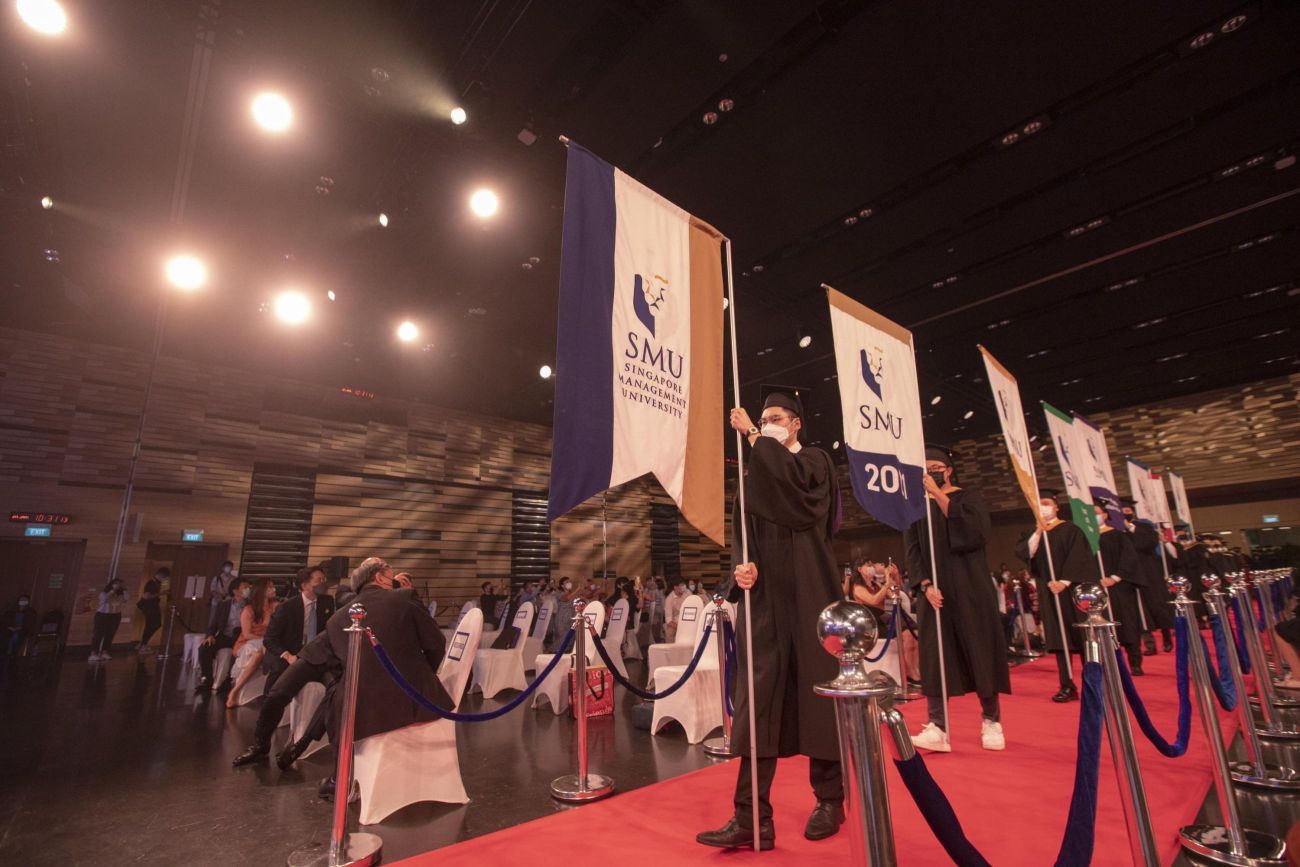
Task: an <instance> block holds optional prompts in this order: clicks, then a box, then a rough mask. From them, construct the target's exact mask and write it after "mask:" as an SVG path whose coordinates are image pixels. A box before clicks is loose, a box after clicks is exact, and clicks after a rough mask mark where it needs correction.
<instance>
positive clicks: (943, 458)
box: [925, 443, 957, 467]
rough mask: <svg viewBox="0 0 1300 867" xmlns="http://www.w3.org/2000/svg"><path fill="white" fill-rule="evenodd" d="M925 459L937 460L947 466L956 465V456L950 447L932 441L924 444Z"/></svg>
mask: <svg viewBox="0 0 1300 867" xmlns="http://www.w3.org/2000/svg"><path fill="white" fill-rule="evenodd" d="M925 459H926V460H927V461H939V462H940V463H942V464H944V465H946V466H949V467H955V466H957V456H956V455H955V454H953V451H952V449H950V448H948V447H946V446H939V445H935V444H934V443H926V444H925Z"/></svg>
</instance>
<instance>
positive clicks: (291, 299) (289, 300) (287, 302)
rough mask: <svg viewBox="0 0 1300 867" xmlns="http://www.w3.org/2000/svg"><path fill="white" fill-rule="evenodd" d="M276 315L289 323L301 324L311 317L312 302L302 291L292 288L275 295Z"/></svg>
mask: <svg viewBox="0 0 1300 867" xmlns="http://www.w3.org/2000/svg"><path fill="white" fill-rule="evenodd" d="M274 306H275V315H276V316H278V317H279V318H280V321H281V322H284V323H286V324H288V325H301V324H302V323H304V322H306V321H307V320H308V319H309V318H310V317H311V302H310V301H308V300H307V296H306V295H304V294H302V293H301V292H299V291H297V290H294V289H291V290H288V291H285V292H281V293H280V294H279V295H277V296H276V297H275V305H274Z"/></svg>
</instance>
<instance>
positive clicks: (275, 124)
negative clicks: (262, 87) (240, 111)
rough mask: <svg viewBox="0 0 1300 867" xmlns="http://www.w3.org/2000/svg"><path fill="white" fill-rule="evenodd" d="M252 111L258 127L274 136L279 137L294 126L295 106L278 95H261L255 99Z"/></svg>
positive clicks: (267, 93) (268, 93) (266, 93)
mask: <svg viewBox="0 0 1300 867" xmlns="http://www.w3.org/2000/svg"><path fill="white" fill-rule="evenodd" d="M251 111H252V113H253V120H254V121H255V122H256V123H257V125H258V126H260V127H261V128H262V129H264V130H265V131H267V132H269V133H272V134H273V135H279V134H280V133H283V132H285V131H286V130H288V129H289V127H290V126H292V125H293V106H291V105H290V104H289V100H287V99H285V98H284V97H283V96H281V95H280V94H278V93H271V92H269V91H267V92H263V93H259V94H258V95H257V96H255V97H253V102H252V105H251Z"/></svg>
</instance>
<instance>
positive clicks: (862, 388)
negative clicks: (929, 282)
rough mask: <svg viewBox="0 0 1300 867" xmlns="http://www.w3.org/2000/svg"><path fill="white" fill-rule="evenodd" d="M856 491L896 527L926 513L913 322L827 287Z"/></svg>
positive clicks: (874, 511) (870, 508)
mask: <svg viewBox="0 0 1300 867" xmlns="http://www.w3.org/2000/svg"><path fill="white" fill-rule="evenodd" d="M826 295H827V300H828V301H829V302H830V310H831V332H832V335H833V337H834V340H835V365H836V370H837V371H838V375H839V384H840V406H841V407H842V410H843V415H844V450H845V453H846V454H847V455H848V459H849V476H850V479H851V480H852V482H853V496H854V497H856V498H857V501H858V502H859V503H860V504H861V505H862V508H864V509H866V510H867V512H868V513H869V514H870V515H871V516H872V517H873V518H875V519H876V520H877V521H880V522H881V523H882V524H888V525H889V526H891V527H893V528H894V529H896V530H903V529H906V528H907V527H910V526H911V525H912V524H914V523H916V522H917V521H918V520H920V519H921V518H922V517H923V516H924V515H925V488H924V487H923V486H922V484H921V479H922V478H923V477H924V475H925V438H924V435H923V434H922V431H921V393H920V390H919V388H918V387H917V382H916V356H915V354H914V353H913V350H912V335H911V332H909V331H908V330H907V329H905V328H903V327H902V326H901V325H898V324H897V323H895V322H892V321H890V320H889V319H886V318H885V317H883V316H881V315H880V314H878V313H876V312H875V311H873V310H871V309H869V308H867V307H864V306H863V305H861V304H859V303H858V302H856V301H854V300H853V299H852V298H849V297H848V296H847V295H844V294H843V293H840V292H836V291H835V290H834V289H832V288H830V287H829V286H827V287H826Z"/></svg>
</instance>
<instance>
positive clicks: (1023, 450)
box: [979, 346, 1043, 526]
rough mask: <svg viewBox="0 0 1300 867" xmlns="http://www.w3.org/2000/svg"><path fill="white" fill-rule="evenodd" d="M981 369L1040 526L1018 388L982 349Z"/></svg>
mask: <svg viewBox="0 0 1300 867" xmlns="http://www.w3.org/2000/svg"><path fill="white" fill-rule="evenodd" d="M979 351H980V352H981V353H982V354H983V355H984V369H985V370H986V371H987V372H988V376H989V387H990V388H992V389H993V402H994V403H995V404H996V405H997V408H998V421H1000V422H1001V423H1002V438H1003V439H1004V440H1005V441H1006V444H1007V453H1008V454H1009V455H1010V456H1011V469H1012V470H1014V471H1015V474H1016V481H1017V482H1018V483H1019V484H1020V492H1021V493H1022V494H1024V495H1025V501H1026V502H1027V503H1029V509H1030V511H1031V512H1032V513H1033V515H1034V520H1035V521H1037V522H1038V524H1039V526H1042V522H1043V519H1042V517H1041V516H1040V515H1039V513H1038V477H1037V476H1036V475H1035V474H1034V457H1033V453H1032V452H1031V451H1030V449H1029V431H1028V430H1027V429H1026V428H1025V411H1024V408H1023V407H1021V405H1020V385H1019V384H1018V383H1017V382H1016V378H1015V377H1014V376H1012V375H1011V372H1010V371H1009V370H1007V369H1006V368H1005V367H1003V366H1002V365H1001V364H1000V363H998V360H997V359H996V358H994V357H993V355H992V353H990V352H989V351H988V350H987V349H985V348H984V347H983V346H981V347H979Z"/></svg>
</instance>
